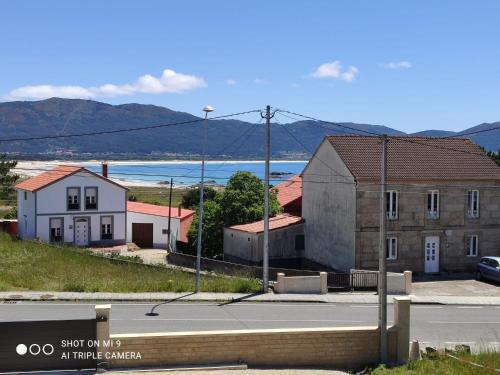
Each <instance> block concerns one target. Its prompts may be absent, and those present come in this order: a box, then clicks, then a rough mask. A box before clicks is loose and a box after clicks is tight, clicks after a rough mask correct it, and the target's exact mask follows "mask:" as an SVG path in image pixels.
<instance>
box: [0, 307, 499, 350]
mask: <svg viewBox="0 0 500 375" xmlns="http://www.w3.org/2000/svg"><path fill="white" fill-rule="evenodd" d="M154 306H155V305H154V304H151V303H143V304H137V303H115V304H112V309H111V331H112V333H145V332H175V331H211V330H231V329H255V328H307V327H341V326H364V325H372V326H375V325H376V324H377V313H378V309H377V306H376V305H369V304H356V305H350V304H336V305H335V304H324V303H316V304H305V303H302V304H300V303H248V302H243V303H241V302H240V303H230V304H217V303H178V302H172V303H165V304H161V305H159V306H156V307H155V308H154V312H156V313H157V314H158V315H157V316H148V315H146V314H147V313H148V312H151V310H152V308H153V307H154ZM392 310H393V307H392V305H388V320H389V324H391V323H392V319H393V314H392V312H393V311H392ZM94 316H95V313H94V304H89V303H62V302H58V303H55V302H42V303H37V302H15V303H9V302H4V303H0V321H19V320H50V319H88V318H92V317H94ZM410 337H411V338H412V339H417V340H419V341H420V342H421V343H424V344H425V345H435V346H454V345H455V344H457V343H465V344H469V345H471V346H473V347H476V348H480V347H484V346H489V347H495V348H497V349H500V306H455V305H445V306H436V305H412V306H411V333H410Z"/></svg>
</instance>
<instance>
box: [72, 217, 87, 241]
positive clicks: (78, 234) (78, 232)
mask: <svg viewBox="0 0 500 375" xmlns="http://www.w3.org/2000/svg"><path fill="white" fill-rule="evenodd" d="M75 245H76V246H88V245H89V225H88V221H87V219H77V220H76V221H75Z"/></svg>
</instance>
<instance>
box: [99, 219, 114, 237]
mask: <svg viewBox="0 0 500 375" xmlns="http://www.w3.org/2000/svg"><path fill="white" fill-rule="evenodd" d="M112 239H113V217H112V216H101V240H112Z"/></svg>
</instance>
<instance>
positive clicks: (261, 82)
mask: <svg viewBox="0 0 500 375" xmlns="http://www.w3.org/2000/svg"><path fill="white" fill-rule="evenodd" d="M253 81H254V83H255V84H257V85H267V84H268V83H269V81H268V80H267V79H264V78H255V79H254V80H253Z"/></svg>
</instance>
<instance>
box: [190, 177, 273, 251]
mask: <svg viewBox="0 0 500 375" xmlns="http://www.w3.org/2000/svg"><path fill="white" fill-rule="evenodd" d="M280 212H281V207H280V205H279V203H278V199H277V198H276V192H275V191H274V190H271V192H270V194H269V216H270V217H272V216H275V215H276V214H278V213H280ZM263 217H264V184H263V183H262V181H261V180H259V179H258V178H257V177H256V176H254V175H253V174H251V173H250V172H236V173H235V174H234V175H233V176H232V177H231V178H230V179H229V181H228V183H227V186H226V188H225V189H224V191H222V192H220V193H216V194H215V196H214V198H213V199H212V200H208V201H205V202H204V205H203V234H202V241H203V254H202V255H203V256H205V257H216V256H218V255H221V254H222V251H223V235H224V227H228V226H231V225H236V224H246V223H249V222H252V221H257V220H262V218H263ZM197 237H198V217H195V219H194V220H193V223H192V225H191V227H190V229H189V232H188V238H189V243H190V245H191V248H192V249H193V250H194V249H195V248H196V245H197Z"/></svg>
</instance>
